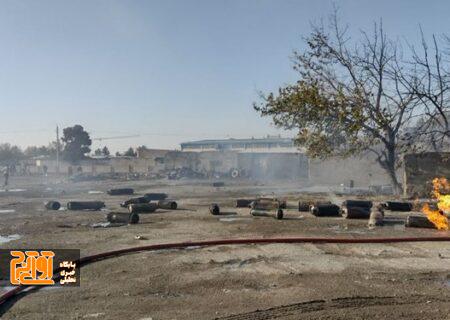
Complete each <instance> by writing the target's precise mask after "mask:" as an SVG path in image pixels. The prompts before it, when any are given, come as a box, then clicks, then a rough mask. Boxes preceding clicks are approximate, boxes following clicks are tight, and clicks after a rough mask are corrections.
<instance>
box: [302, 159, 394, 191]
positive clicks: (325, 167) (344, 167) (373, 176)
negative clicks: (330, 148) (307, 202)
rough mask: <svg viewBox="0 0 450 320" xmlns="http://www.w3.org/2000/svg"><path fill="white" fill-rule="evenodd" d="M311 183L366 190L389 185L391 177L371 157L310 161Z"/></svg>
mask: <svg viewBox="0 0 450 320" xmlns="http://www.w3.org/2000/svg"><path fill="white" fill-rule="evenodd" d="M309 178H310V182H311V183H312V184H315V185H330V186H338V185H341V184H343V185H345V186H348V185H350V180H353V181H354V186H355V187H361V188H366V187H368V186H370V185H389V184H391V182H390V179H389V176H388V175H387V174H386V172H385V171H384V170H383V169H382V168H381V167H380V165H379V164H378V163H377V162H376V161H375V159H374V158H372V157H370V156H365V157H351V158H348V159H338V158H333V159H328V160H318V159H311V160H310V161H309Z"/></svg>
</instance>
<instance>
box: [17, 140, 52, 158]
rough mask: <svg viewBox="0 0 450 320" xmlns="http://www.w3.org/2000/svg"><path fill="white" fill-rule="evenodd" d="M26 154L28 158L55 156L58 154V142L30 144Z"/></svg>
mask: <svg viewBox="0 0 450 320" xmlns="http://www.w3.org/2000/svg"><path fill="white" fill-rule="evenodd" d="M24 155H25V157H26V158H33V157H40V156H44V157H52V158H53V157H55V156H56V142H51V143H50V144H49V145H48V146H29V147H27V148H26V149H25V151H24Z"/></svg>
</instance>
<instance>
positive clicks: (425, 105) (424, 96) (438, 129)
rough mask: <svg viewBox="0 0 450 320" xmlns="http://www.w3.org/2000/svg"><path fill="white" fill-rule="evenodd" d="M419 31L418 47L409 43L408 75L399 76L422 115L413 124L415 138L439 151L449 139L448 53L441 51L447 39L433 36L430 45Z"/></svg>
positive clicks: (449, 57) (447, 41)
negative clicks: (416, 99)
mask: <svg viewBox="0 0 450 320" xmlns="http://www.w3.org/2000/svg"><path fill="white" fill-rule="evenodd" d="M420 31H421V32H420V33H421V40H422V41H421V47H420V50H417V49H416V48H415V47H414V46H412V45H410V46H409V47H410V48H411V52H412V61H411V67H410V71H409V74H410V75H411V76H410V77H409V78H402V82H403V83H404V85H405V86H407V87H408V89H409V90H410V92H411V93H412V94H414V95H415V96H416V97H417V98H418V99H419V101H420V102H421V108H422V117H421V121H419V122H418V123H417V124H416V126H415V129H416V130H415V137H414V138H415V139H416V140H418V142H421V143H422V144H426V145H428V146H431V147H432V149H434V150H442V149H443V148H444V147H445V146H446V145H448V144H449V140H450V52H448V51H446V52H445V51H444V52H443V51H442V50H441V48H440V46H443V45H444V46H445V45H447V47H448V46H449V44H450V38H449V37H447V36H444V37H442V39H441V41H438V38H437V37H436V36H435V35H433V36H432V40H431V43H432V44H431V47H430V45H429V44H428V43H427V41H426V39H425V36H424V34H423V32H422V30H420Z"/></svg>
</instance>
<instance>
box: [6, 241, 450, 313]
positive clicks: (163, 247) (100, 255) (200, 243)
mask: <svg viewBox="0 0 450 320" xmlns="http://www.w3.org/2000/svg"><path fill="white" fill-rule="evenodd" d="M444 241H445V242H447V241H450V237H448V236H440V237H419V238H418V237H410V238H404V237H403V238H359V239H358V238H357V239H354V238H307V237H295V238H257V239H222V240H206V241H192V242H175V243H164V244H153V245H148V246H139V247H132V248H126V249H120V250H113V251H106V252H102V253H98V254H94V255H90V256H86V257H83V258H81V259H80V260H79V261H76V263H78V265H79V266H80V267H81V266H83V265H87V264H90V263H92V262H95V261H98V260H102V259H107V258H112V257H116V256H120V255H122V254H127V253H133V252H141V251H158V250H167V249H184V248H188V247H209V246H220V245H237V244H270V243H396V242H444ZM57 272H58V269H57V270H55V273H57ZM28 288H29V286H18V287H15V288H14V289H11V290H9V291H7V292H6V293H4V294H2V295H1V296H0V306H2V305H3V304H4V303H5V302H7V301H8V300H9V299H11V298H13V297H14V296H16V295H17V294H19V293H21V292H22V291H24V290H25V289H28ZM33 288H35V289H39V288H41V286H39V287H33Z"/></svg>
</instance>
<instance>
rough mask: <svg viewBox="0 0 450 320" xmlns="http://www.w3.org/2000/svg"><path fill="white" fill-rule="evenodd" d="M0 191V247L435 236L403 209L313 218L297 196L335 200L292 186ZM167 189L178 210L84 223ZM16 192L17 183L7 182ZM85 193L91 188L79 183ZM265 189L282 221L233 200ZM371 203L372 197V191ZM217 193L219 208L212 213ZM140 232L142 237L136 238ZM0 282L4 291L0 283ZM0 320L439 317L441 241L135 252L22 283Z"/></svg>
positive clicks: (54, 183)
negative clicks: (67, 276) (77, 274)
mask: <svg viewBox="0 0 450 320" xmlns="http://www.w3.org/2000/svg"><path fill="white" fill-rule="evenodd" d="M11 183H12V185H11V187H10V188H11V189H10V191H9V192H4V191H0V217H1V224H0V235H1V236H2V237H6V236H11V235H19V236H20V238H19V239H16V240H12V241H9V242H3V243H2V244H1V246H0V247H1V248H79V249H81V255H82V256H85V255H89V254H94V253H99V252H103V251H107V250H114V249H120V248H128V247H133V246H139V245H148V244H158V243H168V242H178V241H190V240H207V239H225V238H251V237H256V238H261V237H289V236H310V237H312V236H324V237H325V236H326V237H351V238H359V237H382V236H386V237H389V236H391V237H392V236H434V235H449V233H448V232H440V231H437V230H429V229H428V230H427V229H405V228H404V227H403V221H404V218H405V216H406V213H395V212H393V213H388V215H387V217H388V219H389V221H390V222H389V223H388V224H387V225H386V226H384V227H379V228H376V229H374V230H368V228H367V221H360V220H344V219H343V218H316V217H314V216H312V215H310V214H309V213H301V212H298V210H297V209H296V203H297V201H298V200H299V199H307V198H315V199H320V198H321V199H330V198H332V200H333V201H342V200H343V199H344V198H340V197H336V196H334V195H329V194H307V193H305V192H302V191H301V190H300V188H299V187H298V186H295V185H292V184H288V183H279V184H277V185H276V186H273V185H267V184H252V183H250V182H226V185H225V187H222V188H214V187H212V186H211V182H210V181H209V182H208V181H176V182H173V181H96V182H78V183H72V184H69V183H67V182H65V181H64V180H63V179H61V181H58V180H57V179H54V180H51V181H50V180H49V179H47V178H42V177H39V178H26V179H25V178H20V179H19V178H14V177H13V178H12V181H11ZM112 187H133V188H135V190H136V193H137V194H143V193H146V192H167V193H168V194H169V195H170V198H173V199H176V200H177V201H178V204H179V207H180V209H179V210H176V211H169V210H161V211H159V212H157V213H155V214H146V215H141V216H140V218H141V221H140V223H139V224H136V225H127V226H122V227H114V228H92V227H91V226H90V225H91V224H92V223H96V222H103V221H105V214H106V213H107V212H108V211H109V210H117V211H118V210H123V209H121V208H120V207H119V203H120V202H121V201H123V200H125V199H127V198H128V197H127V196H109V195H107V194H106V193H96V192H94V193H92V191H101V192H105V191H106V190H107V189H109V188H112ZM17 189H25V190H17ZM89 191H91V193H90V192H89ZM271 192H275V193H276V194H277V195H283V196H286V197H287V198H288V200H289V201H288V205H289V208H288V209H287V210H286V219H283V220H276V219H272V218H264V217H252V216H250V215H249V209H237V208H234V200H235V199H236V198H239V197H246V196H255V195H260V194H270V193H271ZM51 199H55V200H60V201H61V202H62V203H63V205H65V203H66V202H67V201H69V200H87V199H93V200H94V199H95V200H102V201H105V202H106V205H107V209H108V210H104V211H98V212H81V211H66V210H59V211H46V210H45V209H44V206H43V203H44V202H45V201H47V200H51ZM378 200H379V199H378ZM211 202H216V203H218V204H219V205H220V206H221V209H222V211H223V212H224V213H225V214H224V215H220V216H212V215H210V214H209V212H208V205H209V204H210V203H211ZM137 235H141V236H143V237H145V238H147V240H136V239H135V236H137ZM4 290H6V289H4ZM0 312H1V313H0V314H1V316H2V319H129V320H134V319H141V320H144V319H147V320H148V319H153V320H158V319H230V320H231V319H236V320H237V319H245V320H247V319H283V320H287V319H289V320H291V319H409V320H411V319H428V320H431V319H450V243H448V242H447V243H443V242H434V243H426V242H417V243H397V244H357V245H353V244H269V245H235V246H217V247H208V248H190V249H187V250H166V251H160V252H141V253H137V254H132V255H125V256H120V257H116V258H112V259H108V260H103V261H99V262H96V263H94V264H90V265H88V266H85V267H83V268H82V270H81V286H80V287H74V288H61V287H52V288H46V289H42V290H39V291H33V292H31V293H29V294H26V295H23V296H22V297H20V299H16V300H15V301H14V303H9V304H7V305H6V306H5V307H3V309H2V310H1V311H0Z"/></svg>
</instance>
